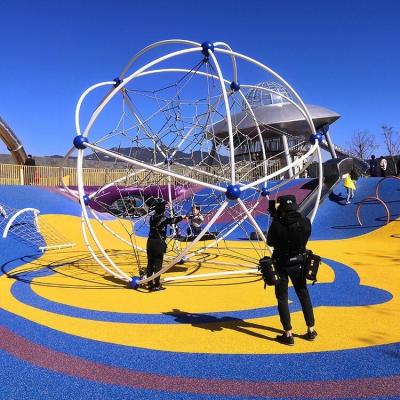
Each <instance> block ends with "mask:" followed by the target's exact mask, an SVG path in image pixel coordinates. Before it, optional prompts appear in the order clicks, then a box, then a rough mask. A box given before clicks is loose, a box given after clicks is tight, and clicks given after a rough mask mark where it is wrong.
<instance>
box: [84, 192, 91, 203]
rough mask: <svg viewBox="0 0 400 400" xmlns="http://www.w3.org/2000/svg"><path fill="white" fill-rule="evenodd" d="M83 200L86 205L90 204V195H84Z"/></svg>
mask: <svg viewBox="0 0 400 400" xmlns="http://www.w3.org/2000/svg"><path fill="white" fill-rule="evenodd" d="M83 202H84V203H85V206H88V205H89V203H90V197H89V196H88V195H87V194H84V195H83Z"/></svg>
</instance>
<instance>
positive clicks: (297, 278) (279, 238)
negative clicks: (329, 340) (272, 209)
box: [267, 195, 317, 345]
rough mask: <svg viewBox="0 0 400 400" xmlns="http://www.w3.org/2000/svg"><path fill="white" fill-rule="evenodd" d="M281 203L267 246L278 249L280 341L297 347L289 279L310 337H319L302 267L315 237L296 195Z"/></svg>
mask: <svg viewBox="0 0 400 400" xmlns="http://www.w3.org/2000/svg"><path fill="white" fill-rule="evenodd" d="M277 202H278V204H279V207H278V208H277V211H276V213H275V214H274V218H273V221H272V223H271V226H270V228H269V230H268V235H267V244H268V245H270V246H272V247H273V248H274V251H273V254H272V258H273V259H275V260H276V263H277V264H276V266H277V270H278V272H279V275H280V277H281V280H280V282H279V283H278V284H277V285H276V286H275V296H276V299H277V301H278V311H279V316H280V320H281V323H282V325H283V329H284V333H283V335H279V336H277V340H278V341H279V342H280V343H283V344H286V345H294V339H293V336H292V325H291V322H290V312H289V305H288V283H289V278H290V280H291V281H292V283H293V286H294V289H295V291H296V294H297V296H298V298H299V300H300V303H301V308H302V310H303V314H304V319H305V321H306V324H307V328H308V329H307V334H306V338H307V339H308V340H314V339H315V338H316V336H317V332H316V331H315V330H314V324H315V321H314V312H313V307H312V304H311V299H310V295H309V293H308V290H307V284H306V279H305V277H304V274H303V267H302V264H303V256H302V255H303V253H304V251H305V249H306V244H307V242H308V238H309V237H310V235H311V222H310V220H309V219H308V218H305V217H303V216H302V215H301V214H300V213H299V212H297V209H298V206H297V203H296V198H295V197H294V196H292V195H287V196H281V197H278V199H277Z"/></svg>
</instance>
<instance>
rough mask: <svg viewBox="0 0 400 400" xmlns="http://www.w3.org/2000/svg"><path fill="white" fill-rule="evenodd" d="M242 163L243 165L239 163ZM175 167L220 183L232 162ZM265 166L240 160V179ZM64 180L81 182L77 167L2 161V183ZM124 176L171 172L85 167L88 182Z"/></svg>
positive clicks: (156, 178) (160, 178)
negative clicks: (19, 163)
mask: <svg viewBox="0 0 400 400" xmlns="http://www.w3.org/2000/svg"><path fill="white" fill-rule="evenodd" d="M239 164H240V165H239ZM279 168H280V165H279V163H277V162H272V163H271V164H270V165H268V168H267V174H270V173H272V172H275V171H277V170H278V169H279ZM171 169H172V170H173V171H174V172H176V173H178V174H180V175H182V176H187V177H189V178H194V179H197V180H199V181H202V182H207V183H216V182H221V181H223V180H227V181H229V179H230V170H229V166H228V165H226V166H224V165H219V166H211V167H209V166H196V167H183V166H176V165H172V166H171ZM264 173H265V171H264V167H263V165H262V163H261V162H260V161H255V162H249V163H240V162H239V163H238V165H237V179H239V180H245V181H252V180H256V179H258V178H260V176H262V175H264ZM61 179H62V181H63V182H64V184H65V185H67V186H77V185H78V180H77V170H76V168H71V167H63V168H62V169H61V168H60V167H52V166H35V167H32V166H25V165H14V164H0V185H36V186H60V185H62V182H61ZM117 179H121V181H120V184H121V185H123V186H125V185H135V184H136V185H139V184H140V185H143V184H144V183H146V184H147V185H150V184H158V185H163V184H167V183H168V181H169V178H168V176H166V175H164V174H162V173H155V172H151V171H135V170H134V169H107V168H83V181H84V185H85V186H97V187H98V186H103V185H106V184H108V183H112V182H115V181H116V180H117ZM171 179H172V183H180V184H182V183H185V181H184V180H180V179H175V178H171Z"/></svg>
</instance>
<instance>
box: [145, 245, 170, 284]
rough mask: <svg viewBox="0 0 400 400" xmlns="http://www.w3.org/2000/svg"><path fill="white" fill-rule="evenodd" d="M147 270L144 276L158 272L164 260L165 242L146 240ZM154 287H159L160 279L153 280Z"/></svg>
mask: <svg viewBox="0 0 400 400" xmlns="http://www.w3.org/2000/svg"><path fill="white" fill-rule="evenodd" d="M146 250H147V269H146V276H147V277H148V278H149V277H150V276H151V275H153V274H155V273H157V272H159V271H160V270H161V268H162V264H163V259H164V250H165V242H164V241H163V240H161V239H147V248H146ZM154 285H155V286H160V277H159V276H158V277H157V278H155V279H154Z"/></svg>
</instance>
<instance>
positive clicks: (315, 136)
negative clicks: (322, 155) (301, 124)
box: [310, 133, 323, 144]
mask: <svg viewBox="0 0 400 400" xmlns="http://www.w3.org/2000/svg"><path fill="white" fill-rule="evenodd" d="M316 140H318V142H319V143H321V142H322V140H323V136H322V135H321V134H320V133H316V134H314V133H313V134H312V135H311V136H310V142H311V144H315V141H316Z"/></svg>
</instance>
